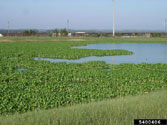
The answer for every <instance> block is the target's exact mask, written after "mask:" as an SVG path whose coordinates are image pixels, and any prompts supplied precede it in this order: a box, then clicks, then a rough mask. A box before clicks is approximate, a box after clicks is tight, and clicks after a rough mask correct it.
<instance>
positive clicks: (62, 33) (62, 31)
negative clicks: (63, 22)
mask: <svg viewBox="0 0 167 125" xmlns="http://www.w3.org/2000/svg"><path fill="white" fill-rule="evenodd" d="M60 33H61V35H62V36H68V31H67V30H66V29H62V30H61V31H60Z"/></svg>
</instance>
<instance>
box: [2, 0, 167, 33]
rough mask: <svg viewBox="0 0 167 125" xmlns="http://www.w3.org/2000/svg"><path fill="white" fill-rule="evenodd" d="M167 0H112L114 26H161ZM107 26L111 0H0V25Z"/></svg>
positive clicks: (4, 26)
mask: <svg viewBox="0 0 167 125" xmlns="http://www.w3.org/2000/svg"><path fill="white" fill-rule="evenodd" d="M165 18H167V0H116V30H164V29H165V28H164V27H165ZM68 19H69V22H70V23H69V28H70V29H98V30H111V29H112V28H113V25H112V23H113V0H0V29H7V28H8V21H9V22H10V28H11V29H55V28H59V29H60V28H67V20H68Z"/></svg>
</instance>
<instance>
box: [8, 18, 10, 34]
mask: <svg viewBox="0 0 167 125" xmlns="http://www.w3.org/2000/svg"><path fill="white" fill-rule="evenodd" d="M9 33H10V22H9V21H8V34H9Z"/></svg>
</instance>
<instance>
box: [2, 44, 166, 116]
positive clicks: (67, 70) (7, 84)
mask: <svg viewBox="0 0 167 125" xmlns="http://www.w3.org/2000/svg"><path fill="white" fill-rule="evenodd" d="M81 44H82V45H83V43H80V42H79V43H78V42H69V43H67V42H47V43H44V42H43V43H42V42H32V43H17V42H16V43H0V50H1V53H0V76H1V77H0V114H9V113H16V112H18V113H23V112H27V111H33V110H38V109H49V108H54V107H59V106H66V105H73V104H79V103H86V102H90V101H92V100H93V101H98V100H104V99H109V98H115V97H120V96H126V95H137V94H144V93H147V92H151V91H155V90H159V89H164V88H167V74H165V72H167V70H166V69H167V64H146V63H142V64H138V65H137V64H120V65H109V64H106V63H105V62H103V61H91V62H87V63H82V64H77V63H69V64H66V63H65V62H60V63H51V62H47V61H36V60H34V57H53V58H65V59H66V58H67V59H76V58H80V57H85V56H90V55H93V56H106V55H115V54H116V55H120V54H125V55H126V54H132V52H129V51H126V50H114V51H113V50H109V51H105V50H83V49H71V48H70V47H71V46H72V45H75V46H77V45H81ZM18 67H20V68H21V67H23V68H25V69H28V70H26V71H17V70H16V69H17V68H18ZM105 69H112V70H109V71H107V70H105ZM34 71H37V72H34Z"/></svg>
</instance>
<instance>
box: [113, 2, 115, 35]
mask: <svg viewBox="0 0 167 125" xmlns="http://www.w3.org/2000/svg"><path fill="white" fill-rule="evenodd" d="M114 36H115V0H113V37H114Z"/></svg>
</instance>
